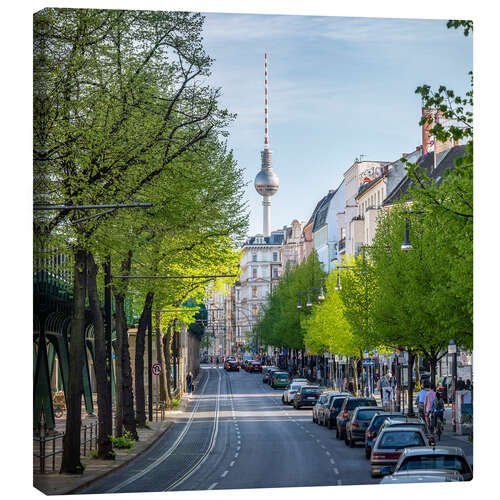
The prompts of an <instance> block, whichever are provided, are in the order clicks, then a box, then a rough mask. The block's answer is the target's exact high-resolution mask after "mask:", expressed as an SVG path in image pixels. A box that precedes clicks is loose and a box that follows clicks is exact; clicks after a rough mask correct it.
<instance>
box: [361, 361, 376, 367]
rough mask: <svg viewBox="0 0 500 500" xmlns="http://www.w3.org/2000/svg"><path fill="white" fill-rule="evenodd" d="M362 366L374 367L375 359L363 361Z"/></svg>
mask: <svg viewBox="0 0 500 500" xmlns="http://www.w3.org/2000/svg"><path fill="white" fill-rule="evenodd" d="M362 364H363V366H373V365H374V364H375V363H374V361H373V359H363V361H362Z"/></svg>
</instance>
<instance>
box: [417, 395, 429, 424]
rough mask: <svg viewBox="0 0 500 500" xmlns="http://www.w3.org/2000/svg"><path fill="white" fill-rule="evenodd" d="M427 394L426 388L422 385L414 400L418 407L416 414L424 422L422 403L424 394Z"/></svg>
mask: <svg viewBox="0 0 500 500" xmlns="http://www.w3.org/2000/svg"><path fill="white" fill-rule="evenodd" d="M426 395H427V390H426V389H425V388H424V387H422V389H420V391H419V392H418V394H417V398H416V400H415V403H416V405H417V408H418V416H419V417H420V418H421V419H422V420H423V421H424V422H425V409H424V404H425V396H426Z"/></svg>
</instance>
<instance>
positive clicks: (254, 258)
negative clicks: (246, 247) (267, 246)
mask: <svg viewBox="0 0 500 500" xmlns="http://www.w3.org/2000/svg"><path fill="white" fill-rule="evenodd" d="M252 262H257V254H256V253H253V254H252Z"/></svg>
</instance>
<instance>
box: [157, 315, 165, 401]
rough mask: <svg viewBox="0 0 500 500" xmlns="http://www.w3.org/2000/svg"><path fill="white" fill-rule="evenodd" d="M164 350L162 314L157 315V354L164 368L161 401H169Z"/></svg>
mask: <svg viewBox="0 0 500 500" xmlns="http://www.w3.org/2000/svg"><path fill="white" fill-rule="evenodd" d="M162 351H163V349H162V333H161V313H160V312H157V313H156V354H157V357H158V363H160V366H161V367H162V370H161V373H160V375H159V378H160V401H166V400H167V389H166V387H167V378H166V370H165V364H164V363H163V358H164V356H163V352H162Z"/></svg>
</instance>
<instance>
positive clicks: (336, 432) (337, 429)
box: [335, 427, 340, 439]
mask: <svg viewBox="0 0 500 500" xmlns="http://www.w3.org/2000/svg"><path fill="white" fill-rule="evenodd" d="M335 437H336V438H337V439H340V432H339V428H338V427H335Z"/></svg>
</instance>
